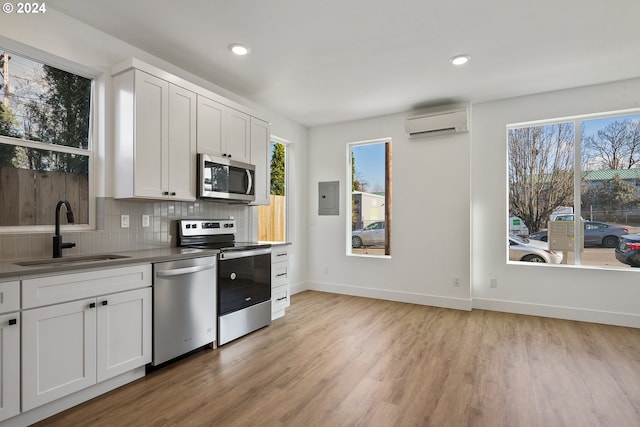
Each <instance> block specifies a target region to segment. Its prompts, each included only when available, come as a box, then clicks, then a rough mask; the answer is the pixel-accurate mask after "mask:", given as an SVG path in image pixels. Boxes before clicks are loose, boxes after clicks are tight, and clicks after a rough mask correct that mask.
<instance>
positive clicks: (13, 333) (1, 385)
mask: <svg viewBox="0 0 640 427" xmlns="http://www.w3.org/2000/svg"><path fill="white" fill-rule="evenodd" d="M17 286H18V284H17V283H16V287H17ZM19 412H20V313H19V312H15V313H8V314H3V315H0V421H2V420H6V419H7V418H11V417H13V416H14V415H18V413H19Z"/></svg>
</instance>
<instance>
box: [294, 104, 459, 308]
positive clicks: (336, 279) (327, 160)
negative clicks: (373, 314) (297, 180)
mask: <svg viewBox="0 0 640 427" xmlns="http://www.w3.org/2000/svg"><path fill="white" fill-rule="evenodd" d="M409 115H410V114H395V115H390V116H385V117H376V118H371V119H367V120H360V121H354V122H348V123H341V124H335V125H330V126H322V127H315V128H312V129H311V130H310V131H309V159H310V162H309V170H308V174H309V178H308V179H309V181H308V187H307V190H308V192H309V283H308V287H309V288H310V289H317V290H323V291H330V292H338V293H346V294H350V295H362V296H368V297H379V298H385V299H390V300H396V301H405V302H412V303H418V304H427V305H436V306H443V307H455V308H461V309H469V308H470V307H471V302H470V263H469V256H470V254H469V250H470V243H469V235H470V221H469V212H470V204H469V201H470V183H469V179H470V172H469V155H470V147H469V134H468V133H463V134H458V135H450V136H442V137H437V138H432V139H417V140H409V139H408V138H407V136H406V133H405V130H404V120H405V118H406V117H408V116H409ZM386 137H391V138H392V141H393V144H392V156H393V172H392V181H393V196H392V203H393V208H392V216H393V220H392V224H393V227H392V237H391V254H392V255H391V259H381V258H371V257H362V256H348V255H346V251H347V242H349V241H350V235H349V236H347V229H346V227H347V218H350V216H351V214H350V212H349V210H348V209H347V206H346V198H347V195H346V194H347V193H345V191H347V192H350V190H351V187H350V185H351V184H350V182H348V181H347V180H348V179H347V176H346V175H347V167H346V162H347V158H346V153H347V149H346V146H347V144H348V143H349V142H356V141H365V140H374V139H380V138H386ZM321 181H340V215H339V216H319V215H318V182H321ZM454 277H459V278H460V286H458V287H454V286H453V278H454Z"/></svg>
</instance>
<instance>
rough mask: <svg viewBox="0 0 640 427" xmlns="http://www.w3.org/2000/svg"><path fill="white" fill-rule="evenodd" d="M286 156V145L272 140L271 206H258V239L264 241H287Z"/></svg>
mask: <svg viewBox="0 0 640 427" xmlns="http://www.w3.org/2000/svg"><path fill="white" fill-rule="evenodd" d="M286 157H287V147H286V145H285V144H284V143H282V142H279V141H271V163H270V166H271V168H270V171H271V172H270V173H271V195H270V203H269V206H259V207H258V239H259V240H262V241H269V242H284V241H286V240H285V239H286V228H287V227H286V225H287V224H286V206H287V199H286V183H287V180H286V174H287V167H286V165H287V162H286Z"/></svg>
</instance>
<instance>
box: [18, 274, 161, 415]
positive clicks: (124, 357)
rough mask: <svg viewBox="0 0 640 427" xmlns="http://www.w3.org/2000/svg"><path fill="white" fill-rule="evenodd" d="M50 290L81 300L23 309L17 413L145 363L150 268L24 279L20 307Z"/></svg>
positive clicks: (148, 337)
mask: <svg viewBox="0 0 640 427" xmlns="http://www.w3.org/2000/svg"><path fill="white" fill-rule="evenodd" d="M65 284H66V286H65ZM51 286H53V287H54V288H56V289H57V290H58V292H59V293H57V295H74V296H84V297H85V298H82V299H78V300H74V301H69V302H61V303H57V304H53V305H47V306H45V307H37V308H32V309H28V310H23V312H22V411H23V412H24V411H28V410H30V409H33V408H36V407H38V406H41V405H44V404H46V403H49V402H52V401H54V400H56V399H59V398H62V397H64V396H67V395H69V394H71V393H74V392H77V391H80V390H82V389H85V388H87V387H90V386H92V385H94V384H96V383H98V382H101V381H104V380H107V379H109V378H112V377H115V376H117V375H120V374H122V373H125V372H128V371H131V370H132V369H135V368H137V367H141V366H144V365H145V364H146V363H148V362H150V361H151V330H152V329H151V319H152V317H151V265H140V266H133V267H123V268H114V269H108V270H93V271H87V272H80V273H73V274H65V275H60V276H54V277H51V278H35V279H26V280H23V281H22V288H23V305H24V304H25V301H28V300H30V298H25V290H27V289H29V288H32V289H40V290H44V289H46V288H48V287H51ZM127 286H130V287H131V288H139V289H132V290H127V291H122V290H123V289H122V288H126V287H127ZM96 289H100V290H102V293H104V294H103V295H100V293H98V291H96ZM116 289H117V290H120V291H121V292H114V290H116ZM110 291H111V292H114V293H107V292H110ZM91 292H93V293H94V295H86V294H90V293H91ZM83 293H84V294H85V295H83ZM96 293H98V294H97V295H96ZM26 295H28V292H27V293H26ZM31 300H34V298H31Z"/></svg>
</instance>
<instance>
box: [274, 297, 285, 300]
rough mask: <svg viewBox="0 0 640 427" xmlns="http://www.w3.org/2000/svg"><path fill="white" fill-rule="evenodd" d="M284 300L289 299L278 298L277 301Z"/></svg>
mask: <svg viewBox="0 0 640 427" xmlns="http://www.w3.org/2000/svg"><path fill="white" fill-rule="evenodd" d="M284 299H287V297H282V298H278V299H276V301H282V300H284Z"/></svg>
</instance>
